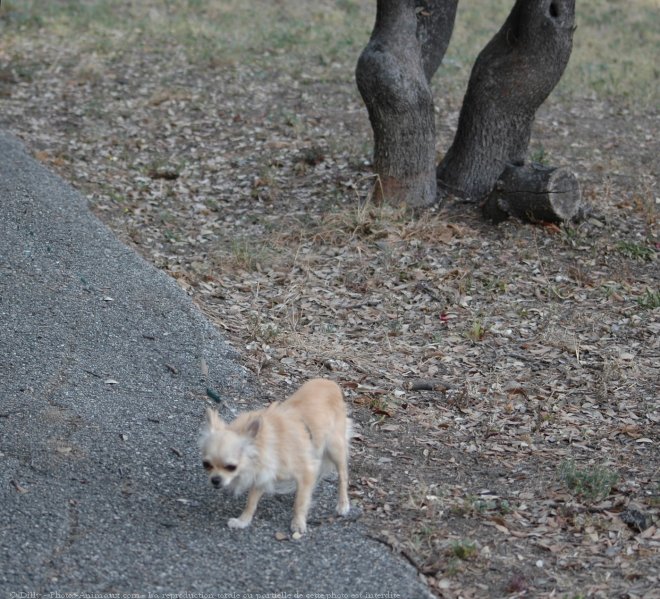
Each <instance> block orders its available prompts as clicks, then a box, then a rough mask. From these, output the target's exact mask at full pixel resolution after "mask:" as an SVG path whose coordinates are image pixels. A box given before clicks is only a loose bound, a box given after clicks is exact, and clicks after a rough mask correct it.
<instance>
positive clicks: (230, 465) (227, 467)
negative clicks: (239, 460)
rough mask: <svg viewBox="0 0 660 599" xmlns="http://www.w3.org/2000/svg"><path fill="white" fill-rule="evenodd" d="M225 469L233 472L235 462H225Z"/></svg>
mask: <svg viewBox="0 0 660 599" xmlns="http://www.w3.org/2000/svg"><path fill="white" fill-rule="evenodd" d="M225 470H226V471H227V472H233V471H234V470H236V465H235V464H227V465H226V466H225Z"/></svg>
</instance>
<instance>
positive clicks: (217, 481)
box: [211, 476, 222, 488]
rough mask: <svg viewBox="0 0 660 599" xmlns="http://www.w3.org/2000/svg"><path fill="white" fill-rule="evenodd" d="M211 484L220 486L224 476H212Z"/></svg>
mask: <svg viewBox="0 0 660 599" xmlns="http://www.w3.org/2000/svg"><path fill="white" fill-rule="evenodd" d="M211 484H212V485H213V486H214V487H216V488H218V487H219V486H220V485H221V484H222V478H220V477H219V476H214V477H212V478H211Z"/></svg>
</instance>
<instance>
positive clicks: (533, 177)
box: [482, 163, 582, 223]
mask: <svg viewBox="0 0 660 599" xmlns="http://www.w3.org/2000/svg"><path fill="white" fill-rule="evenodd" d="M581 207H582V194H581V191H580V184H579V182H578V180H577V177H576V176H575V175H574V174H573V172H572V171H570V170H569V169H567V168H557V167H551V166H544V165H541V164H536V163H530V164H526V165H524V166H516V165H508V166H507V167H506V169H504V172H503V173H502V174H501V175H500V178H499V179H498V181H497V183H496V184H495V188H494V189H493V191H492V192H491V193H490V195H489V196H488V197H487V198H486V200H485V201H484V203H483V204H482V208H483V211H484V215H485V216H486V217H487V218H490V219H491V220H493V221H494V222H501V221H503V220H506V219H507V218H509V217H510V216H515V217H517V218H519V219H521V220H524V221H527V222H534V223H538V222H552V223H560V222H566V221H570V220H573V219H575V218H577V217H578V215H579V214H580V210H581Z"/></svg>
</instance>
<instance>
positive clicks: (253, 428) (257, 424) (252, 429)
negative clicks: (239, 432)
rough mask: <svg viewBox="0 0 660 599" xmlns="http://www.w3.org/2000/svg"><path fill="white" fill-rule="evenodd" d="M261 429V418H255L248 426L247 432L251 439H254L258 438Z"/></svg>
mask: <svg viewBox="0 0 660 599" xmlns="http://www.w3.org/2000/svg"><path fill="white" fill-rule="evenodd" d="M260 428H261V418H255V419H253V420H251V421H250V424H248V427H247V430H246V432H247V434H248V435H249V436H250V437H252V438H253V439H254V438H255V437H256V436H257V433H258V432H259V429H260Z"/></svg>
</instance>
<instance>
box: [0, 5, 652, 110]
mask: <svg viewBox="0 0 660 599" xmlns="http://www.w3.org/2000/svg"><path fill="white" fill-rule="evenodd" d="M510 8H511V1H510V0H496V1H495V2H488V3H485V4H483V3H482V4H477V3H473V2H461V3H459V8H458V14H457V19H456V25H455V29H454V33H453V36H452V40H451V44H450V46H449V49H448V51H447V54H446V57H445V62H444V65H443V67H441V69H440V70H439V71H438V73H437V75H436V77H435V79H434V87H435V88H436V95H437V96H440V95H442V96H446V95H447V93H448V92H449V93H451V94H453V95H454V96H455V97H456V98H460V96H462V94H463V91H464V90H465V87H466V84H467V78H468V76H469V73H470V70H471V68H472V65H473V63H474V60H475V58H476V56H477V54H478V53H479V51H480V50H481V48H483V46H484V45H485V44H486V43H487V41H488V40H489V39H490V38H491V37H492V35H493V34H494V33H495V32H496V31H497V30H498V29H499V28H500V26H501V24H502V23H503V22H504V20H505V19H506V16H507V14H508V11H509V10H510ZM657 8H658V7H657V2H655V0H638V1H637V2H634V3H621V2H618V1H615V0H591V1H589V2H582V3H577V27H578V28H577V30H576V33H575V38H574V49H573V55H572V57H571V61H570V63H569V66H568V68H567V71H566V73H565V75H564V78H563V80H562V81H561V82H560V84H559V86H558V89H557V93H558V94H560V95H568V96H570V95H572V94H577V95H579V96H584V95H593V94H596V95H598V96H601V97H607V98H609V99H621V100H624V101H626V102H629V103H631V104H633V103H634V104H636V105H639V106H653V105H654V104H655V103H657V78H658V67H657V60H655V58H656V54H657V48H658V46H660V11H658V10H657ZM375 12H376V3H375V2H358V1H357V0H339V1H336V0H320V1H319V2H314V3H306V2H297V1H295V0H282V1H281V2H277V3H275V2H271V1H269V0H255V1H254V2H251V3H245V2H239V0H208V1H204V2H202V1H201V0H144V1H142V2H129V3H126V2H123V1H120V0H87V1H86V2H79V1H78V0H75V1H74V0H51V1H49V2H42V1H38V0H21V1H18V0H8V1H7V0H5V2H3V3H2V5H1V6H0V39H3V40H4V43H5V44H7V47H9V48H10V47H11V38H12V37H13V36H16V38H17V39H19V41H22V40H25V39H26V36H27V38H33V39H34V40H39V39H41V38H42V37H43V34H44V33H46V34H47V36H49V37H51V38H52V37H55V38H59V39H60V40H61V41H64V40H66V41H67V43H68V44H74V45H75V46H76V47H77V48H78V49H79V51H80V52H98V53H100V54H102V55H103V56H106V57H107V56H110V57H112V56H115V55H117V54H122V53H124V52H131V51H134V50H139V51H143V52H159V53H163V52H166V53H170V52H178V51H183V52H185V53H186V54H187V55H188V56H189V58H190V60H191V61H192V62H195V63H201V64H215V65H231V64H239V63H242V64H245V63H247V64H252V65H258V66H260V67H262V68H264V69H277V70H278V71H281V70H284V71H285V72H286V71H288V72H289V73H294V74H296V75H302V74H307V75H310V74H312V75H313V77H314V79H317V80H318V79H319V78H327V79H329V80H335V79H337V78H338V77H339V78H340V80H341V81H342V82H343V83H344V84H346V85H349V84H350V85H352V79H353V68H354V66H355V62H356V60H357V57H358V55H359V53H360V51H361V50H362V48H363V47H364V45H365V44H366V43H367V41H368V39H369V35H370V33H371V29H372V27H373V23H374V18H375Z"/></svg>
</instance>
